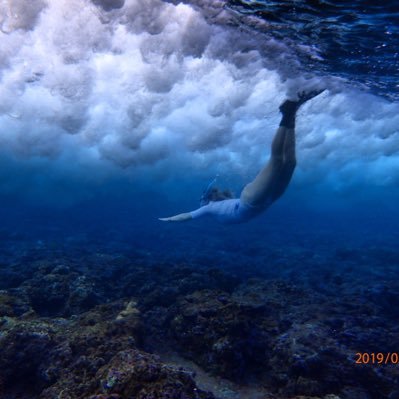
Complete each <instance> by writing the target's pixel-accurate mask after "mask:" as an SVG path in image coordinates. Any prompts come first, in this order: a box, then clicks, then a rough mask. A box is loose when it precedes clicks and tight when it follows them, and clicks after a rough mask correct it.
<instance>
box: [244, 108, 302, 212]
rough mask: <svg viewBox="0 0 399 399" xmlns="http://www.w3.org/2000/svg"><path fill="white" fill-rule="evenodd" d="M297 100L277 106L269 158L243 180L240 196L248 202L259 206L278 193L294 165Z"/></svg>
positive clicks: (271, 199)
mask: <svg viewBox="0 0 399 399" xmlns="http://www.w3.org/2000/svg"><path fill="white" fill-rule="evenodd" d="M297 109H298V104H297V102H294V101H285V102H284V103H283V104H282V105H281V106H280V111H281V112H282V114H283V117H282V119H281V122H280V127H279V128H278V130H277V132H276V134H275V136H274V139H273V142H272V151H271V157H270V160H269V162H268V163H267V164H266V166H265V167H264V168H263V169H262V170H261V171H260V172H259V173H258V175H257V176H256V177H255V179H254V180H253V181H252V182H251V183H249V184H247V185H246V186H245V187H244V189H243V191H242V193H241V200H242V201H243V202H245V203H247V204H249V205H252V206H262V205H264V204H265V203H267V202H268V201H274V200H276V199H277V198H278V197H279V196H281V195H282V194H283V193H284V191H285V189H286V188H287V186H288V183H289V182H290V180H291V177H292V174H293V172H294V169H295V164H296V162H295V115H296V111H297Z"/></svg>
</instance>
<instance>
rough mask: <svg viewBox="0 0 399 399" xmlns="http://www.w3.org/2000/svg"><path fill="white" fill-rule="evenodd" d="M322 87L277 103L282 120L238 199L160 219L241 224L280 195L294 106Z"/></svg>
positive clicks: (291, 150) (288, 170) (286, 177)
mask: <svg viewBox="0 0 399 399" xmlns="http://www.w3.org/2000/svg"><path fill="white" fill-rule="evenodd" d="M322 91H323V90H318V91H312V92H308V93H302V94H301V95H299V96H298V97H299V99H298V100H297V101H291V100H286V101H284V102H283V104H282V105H281V106H280V112H281V113H282V119H281V122H280V126H279V128H278V129H277V132H276V134H275V136H274V138H273V142H272V148H271V156H270V159H269V161H268V162H267V164H266V165H265V166H264V167H263V168H262V170H261V171H260V172H259V173H258V175H257V176H256V177H255V179H254V180H253V181H252V182H250V183H248V184H247V185H246V186H245V187H244V189H243V190H242V192H241V195H240V198H228V199H224V198H225V197H226V196H224V197H221V198H223V199H222V200H210V201H209V202H208V203H205V204H204V205H203V206H201V207H200V208H198V209H196V210H194V211H191V212H186V213H180V214H178V215H175V216H171V217H167V218H160V219H159V220H162V221H166V222H183V221H187V220H191V219H197V218H199V217H203V216H213V217H215V218H216V219H217V220H218V221H220V222H222V223H242V222H246V221H247V220H249V219H252V218H253V217H255V216H257V215H259V214H260V213H262V212H263V211H264V210H266V209H267V208H268V207H269V206H270V205H271V204H272V203H273V202H274V201H276V200H277V199H278V198H280V197H281V195H283V193H284V191H285V190H286V188H287V186H288V184H289V182H290V180H291V177H292V175H293V173H294V170H295V166H296V156H295V116H296V112H297V110H298V108H299V107H300V106H301V105H302V104H303V103H305V102H306V101H308V100H310V99H311V98H313V97H315V96H317V95H318V94H320V93H321V92H322Z"/></svg>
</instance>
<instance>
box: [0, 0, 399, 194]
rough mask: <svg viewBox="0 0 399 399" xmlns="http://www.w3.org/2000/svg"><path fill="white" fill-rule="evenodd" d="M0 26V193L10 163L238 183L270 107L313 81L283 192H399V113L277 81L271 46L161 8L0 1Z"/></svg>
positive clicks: (382, 104) (279, 52)
mask: <svg viewBox="0 0 399 399" xmlns="http://www.w3.org/2000/svg"><path fill="white" fill-rule="evenodd" d="M0 15H1V17H0V29H1V31H0V43H1V44H0V148H1V152H2V154H3V161H2V163H3V173H2V184H1V187H0V190H2V191H3V192H4V191H7V190H10V187H11V186H13V185H14V186H18V179H16V181H14V182H13V183H12V184H11V182H12V180H13V174H14V172H12V170H16V168H17V167H18V163H20V164H22V163H23V165H25V166H26V165H31V170H34V171H35V172H32V173H42V172H43V170H45V171H46V173H50V175H51V176H52V177H51V179H57V178H58V179H66V178H68V176H70V177H73V176H75V177H76V176H80V177H79V179H83V180H85V179H86V180H87V181H92V180H94V181H97V180H98V179H100V177H101V178H106V177H107V176H109V175H110V174H111V175H112V176H115V175H118V174H120V175H124V174H129V175H133V176H134V175H136V176H138V175H143V174H145V175H146V179H147V180H148V179H149V180H151V179H154V180H155V179H157V180H162V179H165V178H171V176H173V177H174V178H176V179H185V178H188V176H197V177H198V178H200V177H205V176H213V175H214V174H215V173H217V172H218V173H221V174H223V175H225V176H228V175H233V176H238V180H239V182H245V181H246V180H247V179H248V178H250V177H252V176H253V175H254V173H256V171H257V169H258V168H259V167H260V166H261V165H262V163H263V162H264V161H265V160H266V158H267V155H268V153H269V146H270V143H271V140H272V136H273V133H274V131H275V129H276V126H277V125H278V122H279V114H278V105H279V104H280V102H281V101H282V100H283V99H284V98H285V97H286V96H288V97H290V96H294V95H295V92H296V91H297V89H298V88H303V87H308V86H309V85H310V86H312V87H313V86H315V85H316V86H317V85H320V84H324V85H327V87H328V88H329V90H328V91H326V92H325V93H323V94H322V95H321V96H319V97H318V98H317V99H314V100H313V101H311V102H310V103H309V104H306V105H305V106H304V107H303V108H302V109H301V111H300V112H299V115H298V125H297V137H298V146H297V147H298V172H297V173H296V175H295V180H294V186H295V185H296V186H297V187H302V186H306V185H311V184H315V183H317V182H328V184H330V185H331V186H332V187H334V188H337V189H343V188H345V187H354V186H359V185H372V186H373V185H374V186H380V185H386V186H397V185H398V182H399V155H398V154H399V128H398V126H399V105H398V104H394V103H388V102H386V101H384V100H382V99H380V98H377V97H375V96H372V95H369V94H364V93H360V92H356V91H348V90H347V89H345V88H344V87H345V86H344V85H340V83H339V81H338V80H332V79H330V78H329V79H327V78H321V77H318V78H315V77H313V78H311V77H310V76H306V78H304V77H295V76H294V75H295V73H294V69H292V76H291V78H290V79H287V76H288V75H289V74H287V68H289V67H290V66H289V63H292V58H285V56H284V55H285V51H287V54H288V50H287V49H286V47H285V46H284V45H283V44H282V43H278V42H276V41H270V40H269V41H268V40H266V38H264V41H263V42H262V41H261V36H256V35H255V34H254V35H250V34H249V33H248V32H243V31H242V30H240V29H238V28H232V27H223V26H222V25H211V24H210V22H209V20H205V18H204V17H203V15H202V14H201V12H200V11H198V10H194V9H193V8H191V7H190V6H189V5H184V4H178V5H175V4H171V3H165V2H162V1H160V0H126V1H124V2H123V1H117V2H110V1H106V0H101V1H100V0H95V1H94V0H93V2H90V1H88V0H86V1H84V0H56V1H45V0H31V1H29V4H28V3H26V1H24V0H3V1H2V2H0ZM221 17H223V15H222V16H221ZM223 18H225V17H223ZM71 163H72V164H73V166H71ZM5 164H7V165H8V166H7V168H6V166H5ZM67 165H69V166H67ZM10 168H11V169H10ZM13 168H14V169H13ZM26 169H29V167H28V166H26ZM5 170H7V173H6V172H4V171H5ZM10 170H11V171H10ZM101 170H102V171H101ZM111 170H112V172H110V171H111ZM40 171H42V172H40ZM48 171H51V172H48ZM94 171H96V172H95V173H93V172H94ZM85 175H87V178H85V177H82V176H85ZM55 176H58V177H55ZM93 176H95V177H93ZM51 179H50V180H51ZM21 181H22V183H21V186H23V187H26V185H27V184H28V183H27V182H26V181H23V179H21ZM29 184H30V183H29Z"/></svg>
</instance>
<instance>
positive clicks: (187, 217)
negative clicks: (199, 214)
mask: <svg viewBox="0 0 399 399" xmlns="http://www.w3.org/2000/svg"><path fill="white" fill-rule="evenodd" d="M192 218H193V217H192V216H191V213H189V212H187V213H180V214H179V215H175V216H170V217H168V218H158V220H161V221H162V222H186V221H187V220H190V219H192Z"/></svg>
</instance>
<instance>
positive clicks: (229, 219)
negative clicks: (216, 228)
mask: <svg viewBox="0 0 399 399" xmlns="http://www.w3.org/2000/svg"><path fill="white" fill-rule="evenodd" d="M269 205H270V204H267V205H266V206H262V207H254V206H251V205H249V204H246V203H244V202H243V201H241V200H240V199H239V198H234V199H228V200H223V201H211V202H209V204H207V205H204V206H202V207H201V208H198V209H196V210H195V211H191V212H190V215H191V217H192V218H193V219H197V218H199V217H203V216H212V217H214V218H216V219H217V220H218V221H219V222H221V223H243V222H246V221H248V220H249V219H252V218H253V217H255V216H257V215H259V213H261V212H263V211H264V210H265V209H266V208H267V207H268V206H269Z"/></svg>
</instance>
